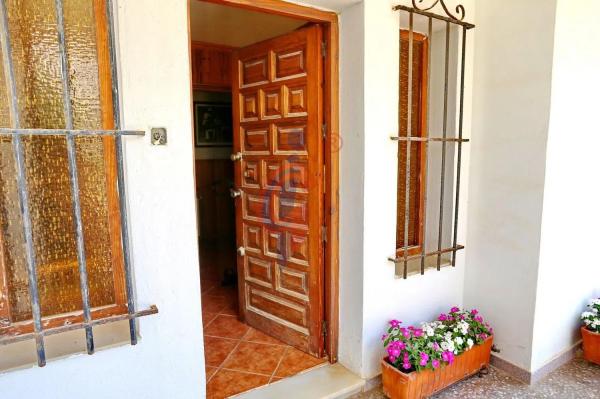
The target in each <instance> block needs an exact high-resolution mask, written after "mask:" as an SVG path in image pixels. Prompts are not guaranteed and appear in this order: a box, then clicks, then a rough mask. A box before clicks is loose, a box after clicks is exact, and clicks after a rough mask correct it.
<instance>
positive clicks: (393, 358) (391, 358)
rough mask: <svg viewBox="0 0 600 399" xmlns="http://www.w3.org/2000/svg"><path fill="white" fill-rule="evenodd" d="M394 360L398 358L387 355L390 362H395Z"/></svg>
mask: <svg viewBox="0 0 600 399" xmlns="http://www.w3.org/2000/svg"><path fill="white" fill-rule="evenodd" d="M396 360H398V359H396V358H395V357H394V356H390V357H389V361H390V363H396Z"/></svg>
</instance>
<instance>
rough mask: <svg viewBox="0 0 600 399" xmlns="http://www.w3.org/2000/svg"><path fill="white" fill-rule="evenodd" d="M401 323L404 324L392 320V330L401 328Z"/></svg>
mask: <svg viewBox="0 0 600 399" xmlns="http://www.w3.org/2000/svg"><path fill="white" fill-rule="evenodd" d="M401 323H402V322H401V321H398V320H392V321H390V326H392V328H397V327H399V326H400V324H401Z"/></svg>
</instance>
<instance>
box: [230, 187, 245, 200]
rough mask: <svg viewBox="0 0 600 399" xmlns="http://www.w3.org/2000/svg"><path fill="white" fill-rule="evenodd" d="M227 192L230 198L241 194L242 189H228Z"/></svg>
mask: <svg viewBox="0 0 600 399" xmlns="http://www.w3.org/2000/svg"><path fill="white" fill-rule="evenodd" d="M229 194H231V198H237V197H239V196H241V195H242V190H240V189H233V188H231V189H229Z"/></svg>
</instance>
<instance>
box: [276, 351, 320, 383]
mask: <svg viewBox="0 0 600 399" xmlns="http://www.w3.org/2000/svg"><path fill="white" fill-rule="evenodd" d="M325 362H326V360H325V359H317V358H316V357H312V356H310V355H308V354H306V353H304V352H301V351H299V350H298V349H295V348H291V347H290V348H289V349H288V350H287V352H286V353H285V356H284V357H283V360H282V361H281V364H280V365H279V368H278V369H277V372H276V373H275V375H276V376H277V377H289V376H292V375H294V374H298V373H299V372H301V371H304V370H308V369H310V368H312V367H315V366H318V365H319V364H323V363H325Z"/></svg>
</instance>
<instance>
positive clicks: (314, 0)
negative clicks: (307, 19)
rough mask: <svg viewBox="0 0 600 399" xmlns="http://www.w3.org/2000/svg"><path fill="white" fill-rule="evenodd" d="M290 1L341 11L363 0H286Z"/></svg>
mask: <svg viewBox="0 0 600 399" xmlns="http://www.w3.org/2000/svg"><path fill="white" fill-rule="evenodd" d="M287 1H288V2H290V3H298V4H303V5H309V6H313V7H316V8H320V9H323V10H330V11H335V12H338V13H339V12H341V11H342V10H344V9H345V8H348V7H350V6H352V5H354V4H358V3H360V2H362V1H363V0H287Z"/></svg>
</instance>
